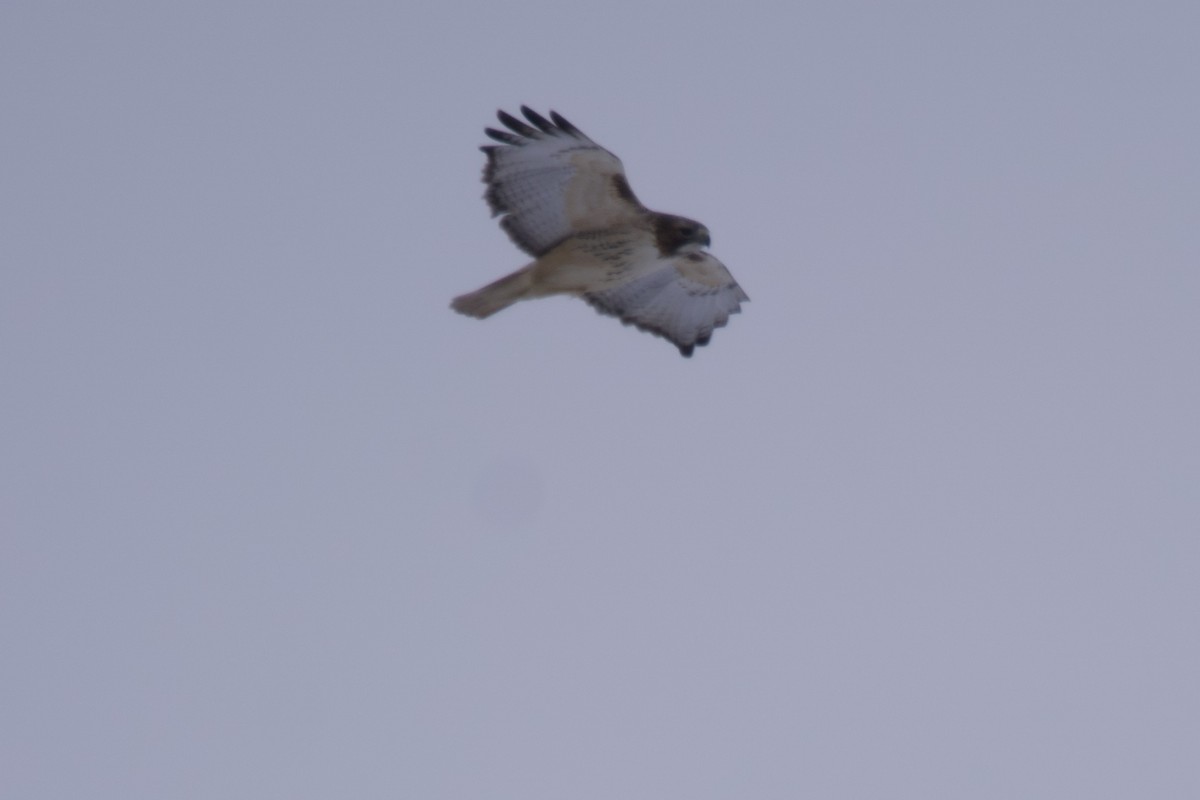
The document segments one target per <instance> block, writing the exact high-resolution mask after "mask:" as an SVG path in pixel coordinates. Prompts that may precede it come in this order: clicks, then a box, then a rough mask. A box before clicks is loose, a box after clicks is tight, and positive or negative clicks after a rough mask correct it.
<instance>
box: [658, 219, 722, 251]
mask: <svg viewBox="0 0 1200 800" xmlns="http://www.w3.org/2000/svg"><path fill="white" fill-rule="evenodd" d="M655 238H656V239H657V240H658V249H659V251H660V252H662V254H663V255H674V254H675V253H680V252H687V251H696V250H699V249H701V248H702V247H708V246H709V245H710V244H712V238H711V237H710V236H709V235H708V228H706V227H704V226H703V225H701V224H700V223H699V222H696V220H694V219H688V218H687V217H677V216H674V215H673V214H660V215H659V216H658V222H657V224H656V225H655Z"/></svg>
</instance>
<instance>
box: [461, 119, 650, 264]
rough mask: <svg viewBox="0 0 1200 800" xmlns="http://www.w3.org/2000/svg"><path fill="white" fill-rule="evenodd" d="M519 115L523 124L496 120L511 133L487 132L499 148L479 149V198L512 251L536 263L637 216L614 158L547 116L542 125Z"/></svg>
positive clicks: (641, 210) (633, 199)
mask: <svg viewBox="0 0 1200 800" xmlns="http://www.w3.org/2000/svg"><path fill="white" fill-rule="evenodd" d="M521 113H522V114H524V115H525V118H526V119H527V120H529V122H530V123H531V124H529V125H527V124H525V123H524V122H522V121H521V120H519V119H517V118H516V117H513V116H511V115H509V114H506V113H504V112H503V111H500V112H498V113H497V117H498V118H499V119H500V121H501V122H503V123H504V125H505V126H507V127H508V128H509V130H510V131H512V132H511V133H510V132H509V131H500V130H496V129H494V128H487V129H486V130H485V133H487V135H488V136H490V137H491V138H493V139H495V140H496V141H498V142H501V144H499V145H485V146H483V147H481V148H480V149H481V150H483V152H485V153H487V158H488V162H487V165H486V166H485V167H484V169H483V181H484V183H486V184H487V185H488V188H487V193H486V194H485V195H484V197H485V198H486V199H487V201H488V205H489V206H491V209H492V216H496V215H499V214H503V215H504V217H503V218H502V219H501V220H500V225H501V227H503V228H504V230H506V231H507V232H508V235H509V236H510V237H511V238H512V240H513V242H515V243H516V245H517V246H518V247H520V248H521V249H522V250H524V251H525V252H527V253H529V254H530V255H533V256H540V255H542V254H544V253H546V252H547V251H548V250H550V249H551V248H552V247H554V245H556V244H558V243H559V242H561V241H562V240H563V239H565V238H567V237H568V236H570V235H572V234H575V233H579V232H581V231H589V230H602V229H604V228H609V227H612V226H614V225H621V224H626V223H629V222H632V221H633V220H635V219H637V218H638V217H639V216H640V215H641V214H642V213H644V211H645V209H644V208H643V207H642V204H641V203H639V202H638V199H637V197H635V196H634V194H633V191H632V190H631V189H630V188H629V182H628V181H627V180H626V179H625V168H624V167H623V166H622V165H621V160H620V159H619V158H617V157H616V156H614V155H613V154H612V153H610V152H608V151H607V150H605V149H604V148H603V147H601V146H600V145H598V144H596V143H595V142H593V141H592V140H591V139H589V138H588V137H587V136H585V135H584V134H583V132H582V131H580V130H579V129H578V128H576V127H575V126H574V125H572V124H571V123H569V122H567V121H566V120H565V119H563V118H562V116H560V115H559V114H556V113H555V112H553V111H551V112H550V119H546V118H545V117H543V116H541V115H540V114H538V113H537V112H536V111H533V110H531V109H529V108H528V107H526V106H521Z"/></svg>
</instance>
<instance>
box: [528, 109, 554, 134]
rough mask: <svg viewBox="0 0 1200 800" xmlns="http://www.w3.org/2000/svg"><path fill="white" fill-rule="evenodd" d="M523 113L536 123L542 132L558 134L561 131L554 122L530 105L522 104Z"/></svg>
mask: <svg viewBox="0 0 1200 800" xmlns="http://www.w3.org/2000/svg"><path fill="white" fill-rule="evenodd" d="M521 113H522V114H524V115H525V119H527V120H529V121H530V122H532V123H533V124H534V125H536V126H537V127H538V130H540V131H541V132H542V133H549V134H557V133H558V132H559V130H558V128H556V127H554V123H553V122H551V121H550V120H548V119H546V118H545V117H543V116H542V115H541V114H539V113H537V112H536V111H534V110H533V109H532V108H530V107H529V106H521Z"/></svg>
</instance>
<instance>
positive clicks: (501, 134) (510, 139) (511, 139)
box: [483, 128, 525, 146]
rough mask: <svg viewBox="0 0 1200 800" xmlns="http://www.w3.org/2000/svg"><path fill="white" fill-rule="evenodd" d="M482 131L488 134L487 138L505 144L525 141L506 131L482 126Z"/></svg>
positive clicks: (517, 143) (516, 143) (519, 143)
mask: <svg viewBox="0 0 1200 800" xmlns="http://www.w3.org/2000/svg"><path fill="white" fill-rule="evenodd" d="M483 132H484V133H485V134H486V135H487V136H488V138H491V139H495V140H496V141H497V142H504V143H505V144H511V145H518V146H519V145H521V144H524V143H525V140H524V139H522V138H521V137H520V136H514V135H513V134H511V133H509V132H508V131H498V130H496V129H495V128H484V129H483Z"/></svg>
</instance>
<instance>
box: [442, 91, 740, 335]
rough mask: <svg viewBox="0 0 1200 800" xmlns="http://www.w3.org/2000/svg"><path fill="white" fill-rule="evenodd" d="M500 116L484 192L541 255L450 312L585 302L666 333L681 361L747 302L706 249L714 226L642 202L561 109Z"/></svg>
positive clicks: (488, 149) (475, 313) (518, 240)
mask: <svg viewBox="0 0 1200 800" xmlns="http://www.w3.org/2000/svg"><path fill="white" fill-rule="evenodd" d="M521 113H522V114H524V115H525V119H526V120H528V124H527V123H526V122H522V121H521V120H519V119H517V118H516V117H514V116H512V115H510V114H506V113H505V112H504V111H499V112H498V113H497V117H498V118H499V120H500V122H502V123H503V124H504V126H505V127H506V128H508V130H507V131H503V130H496V129H494V128H487V129H485V130H484V132H485V133H486V134H487V135H488V136H489V137H490V138H492V139H494V140H495V141H497V142H499V143H500V144H498V145H484V146H483V147H481V148H480V149H481V150H483V152H484V153H486V154H487V164H486V165H485V166H484V169H483V182H484V183H486V184H487V192H486V193H485V194H484V198H485V199H486V200H487V202H488V205H489V206H490V207H491V210H492V216H499V217H500V227H502V228H504V230H505V231H507V232H508V235H509V237H510V238H511V239H512V240H513V242H514V243H515V244H516V245H517V247H519V248H521V249H522V250H524V251H525V252H526V253H528V254H529V255H531V256H533V258H534V260H533V261H532V262H531V263H530V264H528V265H526V266H524V267H522V268H521V269H519V270H517V271H516V272H514V273H512V274H511V275H507V276H505V277H503V278H501V279H500V280H498V281H495V282H493V283H489V284H488V285H487V286H484V287H483V288H482V289H479V290H478V291H475V292H471V293H470V294H464V295H462V296H461V297H456V298H454V301H453V302H452V303H451V308H453V309H454V310H455V311H458V312H460V313H462V314H466V315H468V316H472V317H477V318H479V319H483V318H485V317H490V316H491V315H492V314H495V313H496V312H497V311H500V310H501V309H504V308H507V307H508V306H510V305H512V304H513V303H515V302H517V301H518V300H529V299H533V298H537V297H546V296H549V295H555V294H568V295H575V296H577V297H582V298H583V299H584V300H586V301H587V302H588V303H590V304H591V305H592V306H593V307H594V308H595V309H596V310H597V311H599V312H600V313H601V314H608V315H610V316H614V317H617V318H618V319H620V320H621V321H622V322H623V323H624V324H626V325H634V326H636V327H637V328H639V329H641V330H643V331H646V332H648V333H652V334H654V335H655V336H661V337H662V338H664V339H667V340H668V341H670V342H671V343H672V344H674V345H675V346H676V347H678V348H679V352H680V353H681V354H683V355H684V356H688V357H690V356H691V355H692V350H693V349H694V348H695V347H696V346H697V345H706V344H708V341H709V339H710V338H711V337H712V334H713V330H714V329H716V328H719V327H721V326H723V325H724V324H725V323H726V322H728V320H729V315H730V314H736V313H738V312H739V311H741V304H742V302H743V301H747V300H749V299H750V298H749V297H747V296H746V293H745V292H744V291H742V287H740V286H738V284H737V281H735V280H734V279H733V276H732V275H730V274H729V270H727V269H726V268H725V265H724V264H722V263H721V262H720V261H718V260H717V259H716V258H714V257H713V256H711V255H709V254H708V253H707V252H705V250H704V248H706V247H708V246H709V243H710V240H709V235H708V229H707V228H705V227H704V226H703V225H701V224H700V223H699V222H696V221H695V220H691V219H688V218H686V217H679V216H675V215H674V214H662V213H659V212H657V211H651V210H650V209H648V208H646V207H645V206H644V205H642V204H641V203H640V202H639V201H638V199H637V196H636V195H634V193H633V190H632V189H631V188H629V181H628V180H627V179H626V178H625V169H624V167H623V166H622V165H621V160H620V159H619V158H617V157H616V156H615V155H613V154H612V153H610V152H609V151H607V150H605V149H604V148H603V147H601V146H600V145H598V144H596V143H595V142H593V141H592V140H591V139H590V138H588V137H587V136H586V135H585V134H584V133H583V132H582V131H581V130H579V129H578V128H576V127H575V126H574V125H572V124H571V123H570V122H568V121H567V120H566V119H564V118H563V117H562V115H560V114H557V113H555V112H553V111H551V112H550V119H546V118H545V117H543V116H542V115H540V114H538V113H537V112H536V111H533V110H531V109H529V108H527V107H526V106H521Z"/></svg>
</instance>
